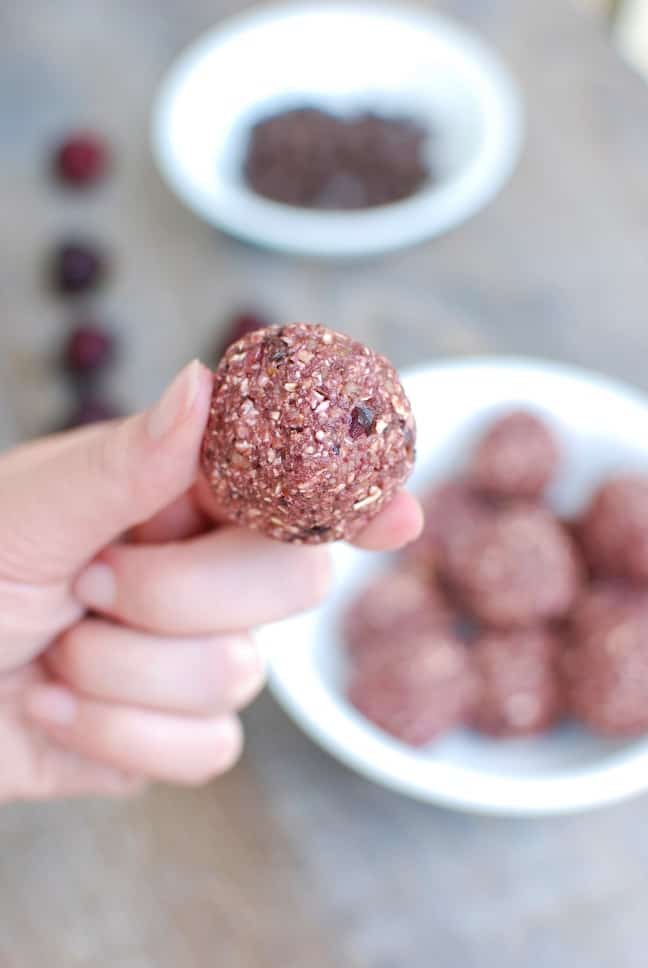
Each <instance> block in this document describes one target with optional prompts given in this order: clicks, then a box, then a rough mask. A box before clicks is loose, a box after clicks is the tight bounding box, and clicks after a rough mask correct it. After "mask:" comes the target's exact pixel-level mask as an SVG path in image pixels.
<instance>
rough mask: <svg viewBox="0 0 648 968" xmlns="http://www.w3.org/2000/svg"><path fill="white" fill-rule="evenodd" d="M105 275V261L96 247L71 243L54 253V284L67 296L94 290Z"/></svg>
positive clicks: (81, 243)
mask: <svg viewBox="0 0 648 968" xmlns="http://www.w3.org/2000/svg"><path fill="white" fill-rule="evenodd" d="M104 273H105V259H104V256H103V254H102V252H101V251H100V250H99V249H98V248H97V246H96V245H93V244H90V243H88V242H83V241H70V242H65V243H63V244H62V245H60V246H59V247H58V248H57V249H56V250H55V252H54V257H53V263H52V282H53V285H54V288H55V289H57V290H58V291H59V292H61V293H64V294H66V295H75V294H76V293H81V292H85V291H87V290H90V289H94V288H95V287H96V286H98V285H99V283H100V282H101V280H102V277H103V275H104Z"/></svg>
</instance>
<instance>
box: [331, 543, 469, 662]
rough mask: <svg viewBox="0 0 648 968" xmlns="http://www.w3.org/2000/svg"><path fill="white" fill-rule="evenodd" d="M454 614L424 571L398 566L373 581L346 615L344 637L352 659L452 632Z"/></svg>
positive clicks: (435, 584)
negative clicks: (414, 637) (428, 634)
mask: <svg viewBox="0 0 648 968" xmlns="http://www.w3.org/2000/svg"><path fill="white" fill-rule="evenodd" d="M454 618H455V616H454V614H453V612H452V609H451V608H450V605H449V603H448V602H447V601H446V599H445V597H444V595H443V592H442V591H441V589H440V588H439V586H438V585H437V583H436V582H435V581H434V579H432V578H430V577H429V576H428V575H427V574H426V573H425V572H424V571H422V570H421V569H417V568H412V567H409V566H407V565H406V564H404V563H402V562H401V563H399V564H398V565H397V566H395V567H393V568H392V569H391V570H390V571H387V572H385V573H384V574H381V575H379V576H378V577H377V578H374V579H373V580H372V581H371V582H370V583H369V584H368V585H366V586H365V587H364V588H363V589H362V591H361V593H360V594H359V595H358V596H357V597H356V598H354V599H353V601H352V602H351V605H350V606H349V607H348V609H347V611H346V612H345V615H344V619H343V623H342V635H343V639H344V642H345V644H346V648H347V652H348V653H349V655H350V656H352V657H354V656H359V655H361V654H366V653H376V652H377V651H378V650H380V649H382V648H386V649H396V648H398V645H399V643H400V642H402V641H403V639H404V638H407V637H408V636H409V635H411V634H416V633H425V632H426V631H428V632H429V631H438V630H439V629H444V630H449V629H450V628H451V626H452V625H453V621H454Z"/></svg>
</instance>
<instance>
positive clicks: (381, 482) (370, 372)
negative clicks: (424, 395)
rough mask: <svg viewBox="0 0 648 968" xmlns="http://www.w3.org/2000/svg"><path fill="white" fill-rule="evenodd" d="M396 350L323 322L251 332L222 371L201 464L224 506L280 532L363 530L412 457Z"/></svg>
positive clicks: (321, 535)
mask: <svg viewBox="0 0 648 968" xmlns="http://www.w3.org/2000/svg"><path fill="white" fill-rule="evenodd" d="M414 443H415V424H414V417H413V415H412V410H411V407H410V404H409V401H408V399H407V397H406V395H405V392H404V390H403V388H402V386H401V384H400V381H399V379H398V375H397V373H396V371H395V370H394V368H393V367H392V366H391V364H390V363H388V361H387V360H386V359H385V358H384V357H382V356H379V355H378V354H377V353H374V352H373V351H372V350H370V349H368V348H367V347H366V346H363V345H362V344H361V343H358V342H356V341H355V340H353V339H351V338H350V337H349V336H345V335H343V334H341V333H336V332H333V331H332V330H330V329H326V328H325V327H324V326H314V325H313V326H311V325H308V324H305V323H293V324H291V325H288V326H271V327H269V328H267V329H263V330H259V331H257V332H253V333H249V334H248V335H247V336H245V337H243V338H242V339H240V340H238V342H236V343H233V344H232V345H231V346H230V347H229V348H228V350H227V351H226V353H225V355H224V357H223V359H222V360H221V363H220V364H219V366H218V369H217V370H216V373H215V375H214V390H213V395H212V403H211V411H210V416H209V421H208V424H207V429H206V431H205V437H204V440H203V447H202V468H203V471H204V474H205V476H206V478H207V480H208V482H209V484H210V486H211V488H212V491H213V493H214V495H215V498H216V501H217V503H218V505H219V506H220V508H221V509H222V510H223V512H224V513H225V514H226V515H227V516H228V517H229V518H230V519H231V520H232V521H234V522H236V523H239V524H241V525H244V526H246V527H249V528H254V529H256V530H259V531H262V532H264V533H265V534H267V535H269V536H270V537H272V538H276V539H278V540H281V541H292V542H299V543H307V544H319V543H321V542H324V541H336V540H339V539H344V540H347V539H350V538H353V537H354V536H355V535H356V534H357V533H358V532H359V531H361V530H362V528H364V527H365V525H366V524H367V523H368V522H369V521H370V520H371V518H373V517H374V516H375V515H376V514H377V513H378V512H379V511H380V510H381V508H382V507H383V506H384V505H385V504H386V503H388V502H389V500H390V499H391V498H392V497H393V495H394V493H395V491H396V490H397V488H398V487H400V485H401V484H403V483H404V481H405V480H406V479H407V478H408V476H409V474H410V472H411V470H412V467H413V465H414Z"/></svg>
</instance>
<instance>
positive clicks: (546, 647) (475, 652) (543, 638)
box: [471, 628, 565, 737]
mask: <svg viewBox="0 0 648 968" xmlns="http://www.w3.org/2000/svg"><path fill="white" fill-rule="evenodd" d="M560 649H561V643H560V640H559V639H558V638H557V636H556V635H555V634H554V633H553V632H550V631H548V630H546V629H543V628H535V629H517V630H513V631H509V632H487V633H485V634H484V635H482V636H481V637H480V638H479V639H478V640H477V641H476V642H475V644H474V646H473V649H472V653H471V656H472V661H473V663H474V666H475V672H476V676H477V700H476V702H475V709H474V713H473V725H474V726H475V728H476V729H477V730H479V731H480V732H482V733H486V734H487V735H489V736H503V737H504V736H527V735H532V734H535V733H541V732H544V731H545V730H547V729H549V728H550V727H551V726H553V725H554V724H555V723H556V722H558V720H559V719H560V718H561V717H562V715H563V713H564V709H565V702H564V690H563V688H562V680H561V677H560V670H559V664H558V660H559V655H560Z"/></svg>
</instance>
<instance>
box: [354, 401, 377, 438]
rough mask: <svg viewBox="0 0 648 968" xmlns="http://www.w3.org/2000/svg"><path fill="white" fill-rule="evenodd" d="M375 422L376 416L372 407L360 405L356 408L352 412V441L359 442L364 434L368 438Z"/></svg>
mask: <svg viewBox="0 0 648 968" xmlns="http://www.w3.org/2000/svg"><path fill="white" fill-rule="evenodd" d="M375 420H376V415H375V413H374V412H373V410H372V409H371V407H367V406H366V405H365V404H364V403H359V404H358V406H357V407H354V408H353V410H352V411H351V425H350V428H349V433H350V434H351V437H352V439H353V440H357V439H358V437H362V435H363V434H366V436H367V437H368V436H369V434H370V433H371V431H372V430H373V427H374V423H375Z"/></svg>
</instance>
